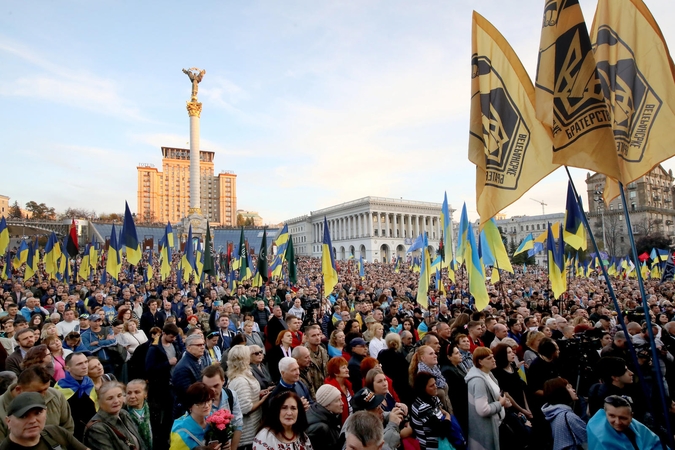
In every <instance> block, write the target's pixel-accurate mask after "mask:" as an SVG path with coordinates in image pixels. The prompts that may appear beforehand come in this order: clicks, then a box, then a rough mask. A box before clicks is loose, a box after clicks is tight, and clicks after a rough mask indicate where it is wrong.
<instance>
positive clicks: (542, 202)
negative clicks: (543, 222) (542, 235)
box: [530, 198, 548, 216]
mask: <svg viewBox="0 0 675 450" xmlns="http://www.w3.org/2000/svg"><path fill="white" fill-rule="evenodd" d="M530 200H532V201H535V202H537V203H539V204H540V205H541V215H542V216H543V215H546V213H545V212H544V206H548V205H547V204H546V203H544V201H543V200H537V199H534V198H530Z"/></svg>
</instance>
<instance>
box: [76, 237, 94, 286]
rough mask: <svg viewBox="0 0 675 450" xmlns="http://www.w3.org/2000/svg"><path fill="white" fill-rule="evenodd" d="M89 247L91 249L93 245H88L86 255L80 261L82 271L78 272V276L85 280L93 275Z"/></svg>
mask: <svg viewBox="0 0 675 450" xmlns="http://www.w3.org/2000/svg"><path fill="white" fill-rule="evenodd" d="M89 247H91V244H87V246H86V247H85V248H84V255H83V256H82V259H81V260H80V269H79V270H78V271H77V276H78V277H80V278H82V279H83V280H86V279H87V278H89V274H90V273H91V266H90V265H89Z"/></svg>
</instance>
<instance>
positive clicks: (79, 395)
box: [56, 353, 98, 440]
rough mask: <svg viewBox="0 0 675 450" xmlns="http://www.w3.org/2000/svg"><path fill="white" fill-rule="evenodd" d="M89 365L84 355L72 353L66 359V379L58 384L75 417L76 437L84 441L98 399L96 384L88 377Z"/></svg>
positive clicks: (57, 386) (57, 387)
mask: <svg viewBox="0 0 675 450" xmlns="http://www.w3.org/2000/svg"><path fill="white" fill-rule="evenodd" d="M88 372H89V364H88V360H87V357H86V355H85V354H84V353H71V354H69V355H68V356H67V357H66V377H65V378H62V379H60V380H59V381H58V383H56V389H58V390H59V391H61V393H62V394H63V395H64V397H65V398H66V400H67V401H68V406H70V412H71V414H72V416H73V421H74V424H75V433H74V434H75V437H76V438H77V439H79V440H82V438H83V437H84V429H85V426H86V425H87V423H88V422H89V420H90V419H91V418H92V417H94V414H96V409H97V405H98V397H97V395H96V389H94V382H93V380H92V379H91V378H89V377H88V376H87V374H88Z"/></svg>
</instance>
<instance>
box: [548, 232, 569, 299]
mask: <svg viewBox="0 0 675 450" xmlns="http://www.w3.org/2000/svg"><path fill="white" fill-rule="evenodd" d="M551 230H552V229H551V224H549V226H548V239H546V248H547V250H548V279H549V281H550V282H551V290H552V291H553V296H554V298H556V299H557V298H560V296H561V295H563V294H564V293H565V291H566V290H567V286H566V284H567V280H566V279H565V266H564V262H563V258H564V252H565V250H564V249H565V243H564V241H563V236H562V231H560V242H559V244H558V245H556V242H555V239H554V238H553V233H552V231H551Z"/></svg>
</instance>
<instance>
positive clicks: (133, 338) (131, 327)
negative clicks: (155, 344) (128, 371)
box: [117, 319, 148, 358]
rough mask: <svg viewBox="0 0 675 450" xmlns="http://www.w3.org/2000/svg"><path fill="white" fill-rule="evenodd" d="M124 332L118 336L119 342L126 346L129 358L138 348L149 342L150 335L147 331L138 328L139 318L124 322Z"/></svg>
mask: <svg viewBox="0 0 675 450" xmlns="http://www.w3.org/2000/svg"><path fill="white" fill-rule="evenodd" d="M123 330H124V332H123V333H120V334H119V335H118V336H117V343H118V344H120V345H122V346H124V348H126V349H127V352H128V353H129V358H131V356H132V355H133V354H134V351H136V348H137V347H138V346H139V345H142V344H144V343H146V342H148V336H146V335H145V331H143V330H141V329H139V328H138V320H136V319H129V320H127V321H126V322H124V328H123Z"/></svg>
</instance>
